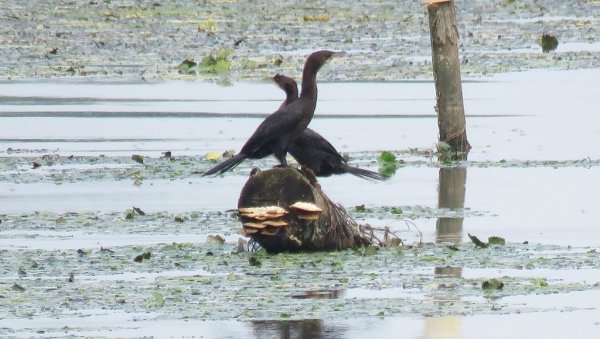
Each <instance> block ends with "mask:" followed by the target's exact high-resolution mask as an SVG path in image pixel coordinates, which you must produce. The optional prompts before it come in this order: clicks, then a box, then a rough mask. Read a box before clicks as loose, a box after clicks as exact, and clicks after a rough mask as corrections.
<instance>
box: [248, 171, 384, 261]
mask: <svg viewBox="0 0 600 339" xmlns="http://www.w3.org/2000/svg"><path fill="white" fill-rule="evenodd" d="M238 209H239V211H240V218H241V220H242V223H243V225H244V232H245V234H246V235H247V236H249V237H250V238H252V240H254V241H256V242H257V243H258V244H260V245H261V246H262V247H263V248H264V249H266V250H267V251H268V252H271V253H274V252H275V253H277V252H297V251H330V250H343V249H348V248H357V247H361V246H368V245H372V239H373V238H372V237H370V236H369V233H367V232H366V231H364V230H362V229H361V227H360V226H359V225H358V224H357V223H356V222H355V221H354V220H352V218H350V216H349V215H348V214H347V213H346V211H345V210H344V208H342V207H341V206H338V205H335V204H334V203H333V202H332V201H331V200H329V198H328V197H327V196H326V195H325V193H323V191H322V190H321V188H320V185H319V184H318V182H317V180H316V178H315V176H314V175H313V174H312V172H310V170H305V169H300V170H299V169H295V168H291V167H286V168H273V169H269V170H266V171H260V170H258V169H255V170H254V171H252V173H251V174H250V178H249V179H248V181H247V182H246V184H245V185H244V188H243V189H242V192H241V193H240V198H239V201H238Z"/></svg>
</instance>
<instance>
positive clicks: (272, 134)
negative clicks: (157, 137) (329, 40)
mask: <svg viewBox="0 0 600 339" xmlns="http://www.w3.org/2000/svg"><path fill="white" fill-rule="evenodd" d="M335 55H343V52H332V51H327V50H323V51H318V52H314V53H312V54H311V55H309V56H308V58H307V59H306V63H305V64H304V69H303V71H302V92H301V93H300V97H299V98H298V99H297V100H294V101H293V102H292V103H290V104H289V105H286V106H285V107H280V108H279V109H278V110H277V111H275V112H274V113H272V114H271V115H269V116H268V117H267V118H266V119H265V120H263V122H262V123H261V124H260V125H259V126H258V127H257V128H256V131H254V134H252V136H250V139H248V141H246V144H244V146H243V147H242V149H241V151H240V152H239V153H238V154H236V155H235V156H234V157H232V158H229V159H227V160H225V161H223V162H221V163H220V164H218V165H217V166H215V167H213V168H211V169H210V170H209V171H208V172H206V173H204V174H203V176H205V175H211V174H215V173H224V172H226V171H228V170H230V169H232V168H234V167H235V166H237V165H239V164H240V163H241V162H242V161H244V159H246V158H248V159H260V158H264V157H266V156H267V155H270V154H273V155H274V156H275V158H277V160H278V161H279V163H280V164H281V165H282V166H287V165H288V164H287V161H286V160H285V156H286V154H287V149H288V146H289V144H290V143H291V142H293V141H294V140H295V139H296V138H297V137H298V136H299V135H300V134H301V133H302V132H303V131H304V130H305V129H306V126H308V124H309V123H310V120H311V119H312V117H313V115H314V114H315V108H316V106H317V72H318V71H319V69H320V68H321V67H322V66H323V65H324V64H325V63H326V62H327V61H328V60H329V59H330V58H331V57H333V56H335Z"/></svg>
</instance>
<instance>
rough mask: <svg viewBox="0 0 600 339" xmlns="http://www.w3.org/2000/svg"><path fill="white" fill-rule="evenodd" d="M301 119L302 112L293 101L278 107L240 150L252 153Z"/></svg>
mask: <svg viewBox="0 0 600 339" xmlns="http://www.w3.org/2000/svg"><path fill="white" fill-rule="evenodd" d="M301 120H302V112H301V110H299V109H298V108H297V107H296V105H294V103H292V104H291V105H288V106H285V107H282V108H280V109H278V110H277V111H275V112H273V113H272V114H271V115H269V116H268V117H267V118H266V119H265V120H263V122H262V123H261V124H260V125H258V127H257V128H256V130H255V131H254V133H253V134H252V135H251V136H250V138H249V139H248V141H246V143H245V144H244V146H243V147H242V150H241V152H244V153H246V154H248V155H252V154H254V153H255V152H256V151H257V150H259V149H260V148H261V147H262V146H264V145H265V144H266V143H269V142H272V141H274V140H277V139H279V138H281V137H282V136H284V135H285V134H287V133H288V132H290V131H291V130H292V129H294V127H295V126H296V125H297V124H298V123H299V122H300V121H301Z"/></svg>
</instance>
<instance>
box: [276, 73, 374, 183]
mask: <svg viewBox="0 0 600 339" xmlns="http://www.w3.org/2000/svg"><path fill="white" fill-rule="evenodd" d="M273 81H274V82H275V84H277V86H278V87H279V88H281V89H282V90H283V91H285V101H284V102H283V103H282V104H281V107H280V109H281V108H283V107H285V106H286V105H289V104H290V103H291V102H293V101H294V100H296V98H297V97H298V86H297V85H296V81H295V80H294V79H292V78H289V77H286V76H285V75H280V74H277V75H275V76H274V77H273ZM288 152H289V153H290V155H291V156H293V157H294V159H296V161H298V163H299V164H300V165H302V166H304V167H308V168H310V169H311V170H312V171H313V172H314V173H315V175H317V176H323V177H326V176H330V175H332V174H342V173H350V174H353V175H356V176H358V177H361V178H366V179H375V180H384V179H385V177H384V176H383V175H381V174H379V173H377V172H373V171H369V170H366V169H362V168H358V167H353V166H350V165H348V164H347V163H346V160H345V159H344V158H343V157H342V155H341V154H339V153H338V151H337V150H336V149H335V147H333V146H332V145H331V144H330V143H329V141H327V140H326V139H325V138H323V137H322V136H321V135H320V134H319V133H317V132H315V131H313V130H312V129H310V128H307V129H305V130H304V132H302V134H301V135H300V136H299V137H298V138H297V139H296V140H295V141H294V142H293V143H291V144H290V145H288Z"/></svg>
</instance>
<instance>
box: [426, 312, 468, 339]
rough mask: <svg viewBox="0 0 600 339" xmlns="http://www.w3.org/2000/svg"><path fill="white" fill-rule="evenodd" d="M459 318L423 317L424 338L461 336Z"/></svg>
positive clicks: (451, 338)
mask: <svg viewBox="0 0 600 339" xmlns="http://www.w3.org/2000/svg"><path fill="white" fill-rule="evenodd" d="M461 322H462V321H461V318H460V317H455V316H448V317H430V318H425V331H424V335H423V338H424V339H457V338H461V337H462V335H461V325H462V324H461Z"/></svg>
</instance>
